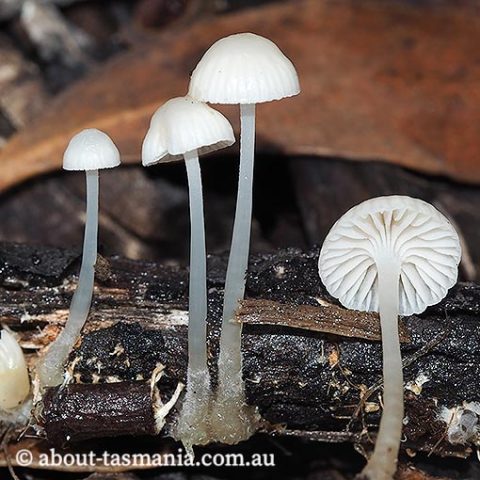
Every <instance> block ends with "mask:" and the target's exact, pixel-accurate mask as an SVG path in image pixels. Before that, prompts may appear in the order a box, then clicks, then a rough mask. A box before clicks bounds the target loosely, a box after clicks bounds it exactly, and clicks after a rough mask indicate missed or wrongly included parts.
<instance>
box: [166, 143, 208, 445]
mask: <svg viewBox="0 0 480 480" xmlns="http://www.w3.org/2000/svg"><path fill="white" fill-rule="evenodd" d="M184 158H185V164H186V167H187V177H188V190H189V198H190V223H191V234H190V280H189V310H188V311H189V321H188V357H189V358H188V362H189V368H188V373H187V392H186V394H185V398H184V400H183V404H182V409H181V411H180V415H179V418H178V422H177V426H176V431H175V436H176V437H177V438H178V439H181V441H182V443H183V444H184V446H185V447H186V448H187V450H191V448H192V446H193V445H206V444H207V443H209V441H210V438H209V411H210V401H211V392H210V375H209V372H208V366H207V347H206V345H207V322H206V320H207V262H206V248H205V227H204V212H203V192H202V176H201V170H200V163H199V160H198V155H197V152H196V151H194V152H188V153H186V154H185V155H184Z"/></svg>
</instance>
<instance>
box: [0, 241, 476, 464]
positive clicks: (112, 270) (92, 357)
mask: <svg viewBox="0 0 480 480" xmlns="http://www.w3.org/2000/svg"><path fill="white" fill-rule="evenodd" d="M75 258H76V256H75V253H72V252H66V251H62V250H52V249H50V250H44V249H41V248H37V249H33V248H30V247H19V246H13V245H2V246H1V247H0V264H1V265H3V266H2V267H1V270H0V317H1V321H2V323H3V324H6V325H8V326H10V327H11V328H12V329H14V330H16V331H18V332H19V336H20V338H21V340H22V342H23V345H24V347H30V348H32V349H36V350H39V349H40V350H41V349H42V348H43V347H44V346H45V345H46V344H48V342H49V341H51V340H52V339H53V338H54V337H55V335H56V334H57V333H58V330H59V327H60V326H61V325H62V324H63V322H64V321H65V318H66V314H67V309H68V303H69V300H70V296H71V294H72V292H73V287H74V285H75V283H74V280H75V279H74V277H73V276H72V272H73V271H75V270H76V267H77V265H76V264H75V263H74V261H75ZM317 258H318V249H313V250H312V251H309V252H301V251H298V250H293V249H292V250H286V251H279V252H276V253H273V254H267V255H259V256H256V257H254V258H253V259H252V262H251V264H250V270H249V274H248V282H247V297H248V298H247V301H246V302H244V303H243V304H242V306H241V308H240V310H239V312H238V316H237V318H238V321H242V322H244V323H245V329H244V335H243V354H244V377H245V379H246V385H247V395H248V401H249V403H251V404H254V405H257V406H258V408H259V410H260V413H261V414H262V417H263V419H264V420H265V422H264V429H265V430H267V431H270V432H271V433H275V434H285V435H287V434H288V435H292V434H295V435H298V436H302V437H305V438H311V439H317V440H323V441H346V440H350V441H355V442H357V443H363V442H365V443H369V442H370V439H369V437H368V436H367V435H365V433H366V432H367V430H371V431H375V428H376V426H377V424H378V421H379V418H380V412H381V399H380V393H381V366H382V361H381V344H380V342H379V329H378V324H376V322H378V320H377V318H376V316H374V315H370V314H364V313H360V312H347V311H345V310H344V309H342V308H340V307H338V305H337V304H336V302H335V301H334V300H333V299H332V298H330V297H329V296H328V295H327V294H326V292H325V291H324V289H323V287H322V286H321V284H320V280H319V278H318V273H317ZM209 260H210V262H209V279H208V283H209V285H208V287H209V292H210V299H209V307H210V308H209V318H208V325H209V336H208V338H209V346H208V347H209V357H210V361H211V367H212V374H213V375H215V369H214V365H215V359H216V356H217V353H218V351H217V350H218V336H219V327H220V321H221V307H222V288H223V281H224V270H225V259H224V258H222V257H211V258H210V259H209ZM100 266H101V267H100V271H99V272H98V275H97V288H96V291H95V302H94V305H93V309H92V312H91V315H90V319H89V321H88V324H87V326H86V328H85V330H84V332H83V334H82V338H81V342H79V344H78V345H77V347H76V349H75V350H74V351H73V352H72V354H71V358H70V364H69V366H68V369H69V373H70V374H71V375H72V376H73V378H74V381H75V382H76V383H84V385H82V384H79V385H75V386H70V387H69V388H68V389H67V390H65V391H63V392H62V393H61V394H60V395H62V397H61V399H57V398H56V397H55V392H50V393H49V394H48V396H47V401H46V402H45V408H44V411H43V422H44V425H45V428H46V431H47V434H48V436H49V439H50V440H51V441H54V442H55V441H59V440H60V441H61V440H62V439H63V438H60V439H59V438H56V437H58V436H60V437H62V435H63V436H65V435H64V432H65V431H66V430H65V426H62V422H69V418H67V417H68V415H66V416H64V417H62V415H59V409H58V405H61V404H62V402H67V404H68V403H69V402H72V401H73V399H70V398H69V396H70V395H74V396H75V399H76V400H75V401H78V402H80V403H82V402H88V400H87V399H88V398H91V397H89V396H90V395H91V394H92V392H93V390H95V395H101V396H103V397H109V396H110V395H112V391H115V392H116V393H115V395H117V397H116V398H117V399H118V402H120V404H121V403H122V402H123V401H124V400H125V398H127V397H128V396H129V395H130V396H131V395H132V394H134V395H137V394H138V395H139V398H140V397H142V395H143V393H141V392H138V393H133V392H132V391H131V390H129V388H130V387H129V388H125V387H127V386H128V385H131V383H129V382H132V381H133V382H139V381H140V382H141V381H145V382H147V381H148V380H149V379H150V377H151V375H152V372H153V371H154V369H155V368H157V367H158V365H159V364H162V365H164V366H165V375H164V376H163V377H162V379H161V381H160V382H159V384H158V387H159V390H160V392H161V394H162V397H163V396H165V398H169V397H170V396H171V395H172V394H173V391H174V389H175V387H176V385H177V384H178V382H183V381H184V380H185V374H186V365H187V350H186V349H187V341H186V335H187V312H186V308H187V271H186V270H185V269H182V268H179V267H166V266H161V265H157V264H154V263H146V262H137V261H130V260H124V259H119V258H111V259H109V260H103V261H102V262H100ZM479 313H480V287H479V286H478V285H475V284H460V285H458V286H457V287H455V288H454V289H453V290H452V291H451V292H450V294H449V295H448V297H447V298H446V299H445V300H444V301H443V302H442V303H441V304H439V305H437V306H435V307H432V308H429V309H428V310H427V311H426V312H425V313H424V314H422V315H420V316H411V317H407V318H404V319H403V320H402V325H403V334H402V340H403V343H402V353H403V357H404V364H405V382H406V384H407V386H406V388H407V390H406V411H407V423H406V425H405V436H406V440H407V441H406V442H405V444H404V445H405V446H406V447H409V448H412V449H414V450H415V449H417V450H418V449H425V450H434V451H435V452H437V453H441V454H452V455H466V454H468V453H469V451H470V448H471V446H472V445H474V444H476V442H478V437H477V436H476V433H474V432H471V435H465V438H463V441H464V442H465V443H464V444H462V445H455V444H454V443H455V441H456V440H455V438H454V437H453V436H452V435H450V434H449V431H448V427H449V425H448V423H446V422H445V420H440V419H439V412H440V410H441V409H442V408H443V407H445V408H457V407H461V406H462V405H463V403H464V402H476V401H478V400H479V399H480V385H479V382H478V377H479V373H480V370H479V367H478V364H479V360H480V359H479V356H480V354H479V351H480V349H479V346H480V323H479V320H478V319H479ZM36 357H37V354H36V353H33V354H32V355H31V360H32V365H33V363H34V361H35V359H36ZM112 382H119V383H112ZM92 383H95V384H96V385H95V386H92V385H91V384H92ZM123 388H125V391H124V394H122V392H121V390H122V389H123ZM92 389H93V390H92ZM99 392H102V393H99ZM122 395H123V396H122ZM82 398H84V399H85V400H82ZM137 400H138V399H137ZM59 402H60V403H59ZM79 406H80V405H79ZM85 408H87V409H88V406H87V407H85ZM120 408H121V407H120ZM471 408H474V407H471ZM452 412H455V410H452ZM125 413H127V412H125ZM92 415H93V416H92V417H89V420H88V421H89V422H90V421H93V418H94V416H95V412H93V411H92ZM102 415H103V413H101V414H100V417H99V419H98V420H99V423H98V429H97V430H96V431H95V435H92V436H96V437H98V436H108V435H112V434H116V433H115V432H116V429H117V428H119V427H117V426H112V425H108V426H107V425H106V426H105V428H103V427H102V425H104V422H103V420H102ZM147 417H148V415H146V416H145V418H143V419H142V420H141V422H144V424H145V422H147V423H148V422H149V421H150V420H148V418H147ZM118 418H119V419H120V418H121V416H120V415H119V416H118ZM174 418H175V412H172V414H171V415H170V416H169V417H168V419H167V420H168V421H169V422H172V421H174ZM102 422H103V423H102ZM141 422H140V423H141ZM80 423H81V422H80ZM167 426H168V425H167ZM450 426H452V425H450ZM75 428H77V427H75ZM78 428H79V429H80V430H82V428H83V426H82V425H80V424H79V426H78ZM88 430H89V427H88V426H86V427H85V430H84V431H83V430H82V432H83V433H82V434H81V438H88V437H89V435H90V434H85V433H84V432H86V431H88ZM147 430H148V428H147ZM58 432H63V433H58ZM167 432H168V428H167ZM452 442H453V443H452Z"/></svg>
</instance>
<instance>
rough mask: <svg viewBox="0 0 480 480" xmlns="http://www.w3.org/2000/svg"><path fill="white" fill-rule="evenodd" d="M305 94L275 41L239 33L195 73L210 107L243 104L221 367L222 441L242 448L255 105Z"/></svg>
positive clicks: (250, 428) (247, 429)
mask: <svg viewBox="0 0 480 480" xmlns="http://www.w3.org/2000/svg"><path fill="white" fill-rule="evenodd" d="M299 92H300V86H299V82H298V76H297V72H296V71H295V67H294V66H293V64H292V62H291V61H290V60H289V59H288V58H287V57H286V56H285V55H284V54H283V53H282V52H281V51H280V49H279V48H278V47H277V46H276V45H275V44H274V43H273V42H271V41H270V40H268V39H266V38H263V37H261V36H259V35H254V34H253V33H239V34H236V35H231V36H229V37H225V38H222V39H220V40H218V41H217V42H215V43H214V44H213V45H212V46H211V47H210V48H209V49H208V51H207V52H206V53H205V54H204V56H203V57H202V59H201V60H200V62H199V63H198V65H197V67H196V68H195V70H194V71H193V73H192V78H191V81H190V87H189V95H191V96H192V97H194V98H196V99H198V100H201V101H204V102H209V103H225V104H240V121H241V135H240V174H239V183H238V194H237V206H236V212H235V221H234V226H233V235H232V244H231V249H230V257H229V259H228V267H227V275H226V281H225V297H224V305H223V322H222V332H221V340H220V356H219V362H218V370H219V378H218V380H219V386H218V392H217V402H216V412H215V413H214V417H215V418H218V425H217V427H218V428H217V434H216V435H217V440H218V441H222V442H224V443H237V442H239V441H241V440H244V439H246V438H248V437H249V436H250V435H251V434H252V433H253V432H254V431H255V425H254V423H255V422H254V420H253V419H252V416H251V415H249V414H248V411H247V410H246V409H245V408H244V407H245V392H244V384H243V379H242V355H241V325H240V324H238V323H234V322H232V320H233V318H234V316H235V311H236V310H237V307H238V302H239V301H240V300H241V299H243V296H244V292H245V276H246V272H247V267H248V255H249V250H250V229H251V221H252V186H253V166H254V148H255V104H257V103H263V102H270V101H272V100H280V99H282V98H285V97H291V96H293V95H297V94H298V93H299Z"/></svg>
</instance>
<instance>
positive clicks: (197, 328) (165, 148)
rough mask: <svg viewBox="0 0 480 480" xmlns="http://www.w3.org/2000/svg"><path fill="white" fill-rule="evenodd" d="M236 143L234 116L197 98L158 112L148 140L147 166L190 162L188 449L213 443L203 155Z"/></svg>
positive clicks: (183, 424) (179, 432)
mask: <svg viewBox="0 0 480 480" xmlns="http://www.w3.org/2000/svg"><path fill="white" fill-rule="evenodd" d="M234 142H235V137H234V135H233V130H232V127H231V125H230V123H229V122H228V120H227V119H226V118H225V117H224V116H223V115H222V114H221V113H219V112H217V111H216V110H214V109H213V108H210V107H209V106H208V105H206V104H204V103H201V102H198V101H196V100H193V99H192V98H191V97H188V96H187V97H179V98H174V99H172V100H169V101H168V102H166V103H165V104H164V105H162V106H161V107H160V108H159V109H158V110H157V111H156V112H155V114H154V115H153V117H152V120H151V123H150V128H149V130H148V133H147V135H146V137H145V140H144V142H143V148H142V161H143V164H144V165H145V166H149V165H153V164H156V163H159V162H171V161H175V160H183V159H184V160H185V164H186V167H187V176H188V188H189V197H190V221H191V242H190V281H189V322H188V373H187V392H186V395H185V399H184V402H183V405H182V410H181V412H180V417H179V419H178V424H177V429H176V437H177V438H178V439H179V440H181V441H182V442H183V444H184V445H185V446H186V447H187V448H189V449H190V448H191V446H192V445H203V444H206V443H208V442H209V441H210V438H209V435H208V431H209V408H210V400H211V392H210V375H209V372H208V366H207V332H206V318H207V262H206V248H205V227H204V213H203V193H202V177H201V172H200V164H199V161H198V155H199V154H203V153H207V152H211V151H214V150H218V149H221V148H224V147H227V146H229V145H232V144H233V143H234Z"/></svg>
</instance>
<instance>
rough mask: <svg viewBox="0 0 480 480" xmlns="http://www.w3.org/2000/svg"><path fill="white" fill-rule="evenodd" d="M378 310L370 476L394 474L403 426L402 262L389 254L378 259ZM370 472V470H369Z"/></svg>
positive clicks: (369, 464) (391, 476)
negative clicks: (378, 390)
mask: <svg viewBox="0 0 480 480" xmlns="http://www.w3.org/2000/svg"><path fill="white" fill-rule="evenodd" d="M377 270H378V310H379V313H380V325H381V329H382V353H383V414H382V418H381V421H380V428H379V430H378V436H377V442H376V446H375V451H374V453H373V455H372V457H371V458H370V460H369V462H368V467H367V468H366V469H365V470H364V471H363V473H364V475H366V476H367V478H372V479H373V478H376V477H375V474H376V472H384V476H385V478H393V475H394V474H395V470H396V460H397V457H398V450H399V448H400V441H401V438H402V426H403V369H402V355H401V353H400V339H399V336H398V312H399V305H398V304H399V299H398V291H399V282H400V265H398V264H397V265H395V264H393V265H392V262H391V261H390V259H389V257H388V256H387V257H386V258H385V259H379V260H377ZM370 472H371V473H370Z"/></svg>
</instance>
